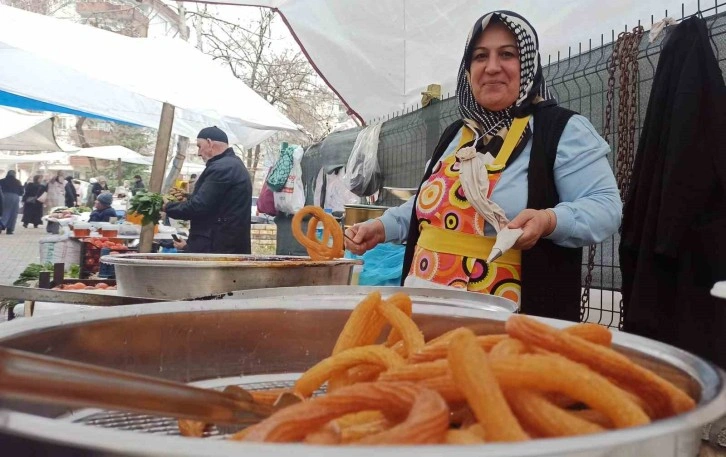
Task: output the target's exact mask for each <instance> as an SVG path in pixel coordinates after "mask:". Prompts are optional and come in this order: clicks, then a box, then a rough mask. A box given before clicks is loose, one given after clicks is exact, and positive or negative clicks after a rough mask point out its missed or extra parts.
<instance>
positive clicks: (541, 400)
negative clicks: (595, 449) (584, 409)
mask: <svg viewBox="0 0 726 457" xmlns="http://www.w3.org/2000/svg"><path fill="white" fill-rule="evenodd" d="M504 395H505V396H506V397H507V401H508V402H509V406H510V407H511V408H512V411H514V414H515V416H517V419H519V421H520V422H521V423H522V426H523V427H525V428H526V429H528V430H533V431H534V432H535V433H536V435H537V436H547V437H550V436H551V437H557V436H573V435H587V434H590V433H598V432H602V431H604V430H605V429H603V428H602V427H601V426H599V425H596V424H594V423H592V422H589V421H587V420H585V419H582V418H580V417H577V416H576V415H573V414H571V412H569V411H566V410H564V409H562V408H559V407H557V406H556V405H554V404H553V403H552V402H550V401H549V400H548V399H547V398H545V397H544V395H542V394H540V393H536V392H531V391H529V390H523V389H507V390H505V392H504Z"/></svg>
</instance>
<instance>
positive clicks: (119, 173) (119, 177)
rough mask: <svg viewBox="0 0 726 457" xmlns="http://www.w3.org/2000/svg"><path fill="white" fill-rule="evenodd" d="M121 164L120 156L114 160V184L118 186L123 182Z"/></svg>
mask: <svg viewBox="0 0 726 457" xmlns="http://www.w3.org/2000/svg"><path fill="white" fill-rule="evenodd" d="M123 169H124V167H123V165H122V164H121V157H119V158H118V160H117V161H116V185H117V186H120V185H121V184H123V178H124V172H123Z"/></svg>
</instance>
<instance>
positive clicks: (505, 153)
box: [491, 116, 532, 168]
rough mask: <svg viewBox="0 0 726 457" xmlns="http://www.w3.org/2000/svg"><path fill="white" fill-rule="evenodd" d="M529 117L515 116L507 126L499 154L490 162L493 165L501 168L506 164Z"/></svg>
mask: <svg viewBox="0 0 726 457" xmlns="http://www.w3.org/2000/svg"><path fill="white" fill-rule="evenodd" d="M530 117H532V116H527V117H517V118H515V119H514V122H512V126H511V127H510V128H509V132H507V137H506V138H505V139H504V144H502V149H500V150H499V154H497V156H496V157H495V158H494V162H492V163H491V165H492V166H493V167H495V168H498V167H502V168H503V167H504V166H505V165H506V164H507V160H509V157H510V156H511V155H512V152H514V148H515V147H516V146H517V142H518V141H519V139H520V138H521V137H522V133H524V129H525V128H526V127H527V123H529V118H530Z"/></svg>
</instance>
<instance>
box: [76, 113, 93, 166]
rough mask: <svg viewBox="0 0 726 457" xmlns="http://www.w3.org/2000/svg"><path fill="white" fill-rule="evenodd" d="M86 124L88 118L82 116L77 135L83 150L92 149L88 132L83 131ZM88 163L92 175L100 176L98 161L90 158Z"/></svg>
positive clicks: (77, 127)
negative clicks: (87, 138)
mask: <svg viewBox="0 0 726 457" xmlns="http://www.w3.org/2000/svg"><path fill="white" fill-rule="evenodd" d="M85 122H86V117H85V116H81V117H79V118H78V120H77V121H76V133H77V134H78V142H79V143H81V147H82V148H90V147H91V145H90V144H89V143H88V141H87V140H86V132H84V131H83V124H84V123H85ZM88 163H90V164H91V174H92V175H93V176H98V165H97V164H96V159H94V158H93V157H89V158H88Z"/></svg>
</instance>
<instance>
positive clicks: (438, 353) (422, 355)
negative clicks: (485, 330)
mask: <svg viewBox="0 0 726 457" xmlns="http://www.w3.org/2000/svg"><path fill="white" fill-rule="evenodd" d="M464 330H465V329H463V328H462V329H456V333H453V332H452V334H451V335H449V336H447V338H445V339H442V340H439V341H435V342H431V343H428V344H426V345H425V346H424V347H423V348H421V350H419V351H418V352H415V353H413V354H411V355H410V356H409V361H410V362H411V363H421V362H431V361H433V360H438V359H443V358H446V356H447V354H448V353H449V341H450V340H451V338H453V336H454V335H456V334H458V333H459V332H460V331H464ZM505 338H507V335H506V334H502V335H480V336H477V337H476V340H477V342H478V343H479V346H481V348H482V349H484V350H485V351H490V350H491V349H492V348H493V347H494V346H495V345H496V344H497V343H499V342H500V341H502V340H503V339H505ZM432 341H433V340H432Z"/></svg>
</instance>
